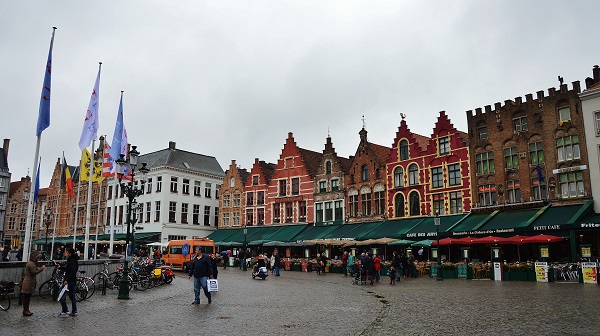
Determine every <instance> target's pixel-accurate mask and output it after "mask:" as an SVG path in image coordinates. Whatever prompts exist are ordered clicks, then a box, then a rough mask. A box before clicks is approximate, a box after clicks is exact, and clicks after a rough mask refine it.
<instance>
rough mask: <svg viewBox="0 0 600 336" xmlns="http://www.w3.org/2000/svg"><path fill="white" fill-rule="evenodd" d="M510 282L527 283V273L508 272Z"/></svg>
mask: <svg viewBox="0 0 600 336" xmlns="http://www.w3.org/2000/svg"><path fill="white" fill-rule="evenodd" d="M508 280H509V281H527V272H508Z"/></svg>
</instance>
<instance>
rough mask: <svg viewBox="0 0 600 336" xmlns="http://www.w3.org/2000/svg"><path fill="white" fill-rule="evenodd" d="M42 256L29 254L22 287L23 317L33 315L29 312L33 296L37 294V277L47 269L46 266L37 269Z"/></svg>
mask: <svg viewBox="0 0 600 336" xmlns="http://www.w3.org/2000/svg"><path fill="white" fill-rule="evenodd" d="M41 256H42V255H41V254H39V253H37V252H36V251H32V252H31V253H30V254H29V262H28V263H27V264H26V265H25V270H24V277H23V283H22V285H21V295H22V299H23V316H31V315H33V313H32V312H31V311H30V310H29V303H30V302H31V295H32V294H33V293H34V292H35V288H36V285H37V281H36V276H37V275H38V274H39V273H41V272H42V271H43V270H45V269H46V265H43V266H42V267H37V266H36V263H37V262H38V261H39V260H40V258H41Z"/></svg>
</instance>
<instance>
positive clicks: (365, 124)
mask: <svg viewBox="0 0 600 336" xmlns="http://www.w3.org/2000/svg"><path fill="white" fill-rule="evenodd" d="M362 122H363V128H364V129H367V123H366V122H365V116H364V115H363V116H362Z"/></svg>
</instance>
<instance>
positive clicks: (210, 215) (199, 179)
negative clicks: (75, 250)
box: [105, 141, 225, 243]
mask: <svg viewBox="0 0 600 336" xmlns="http://www.w3.org/2000/svg"><path fill="white" fill-rule="evenodd" d="M143 163H146V165H147V168H148V169H149V170H150V171H149V173H148V174H147V177H146V181H147V182H146V184H145V185H144V192H143V194H142V195H140V196H138V197H137V198H136V201H137V204H136V205H135V208H136V211H135V215H136V218H137V222H136V223H135V224H134V225H133V228H134V229H135V233H136V235H138V234H150V233H160V240H158V239H157V241H160V242H161V243H166V242H168V241H170V240H173V239H191V238H194V237H206V236H208V235H209V234H211V233H212V232H213V231H215V230H216V229H217V225H218V218H219V197H220V195H219V190H220V187H221V184H222V183H223V178H224V176H225V172H224V171H223V169H222V168H221V166H220V164H219V162H218V161H217V159H216V158H214V157H212V156H206V155H202V154H196V153H191V152H187V151H183V150H180V149H177V148H175V142H172V141H171V142H169V148H167V149H163V150H160V151H157V152H154V153H149V154H143V155H140V156H139V157H138V167H137V168H140V167H141V166H142V164H143ZM123 182H125V181H123ZM136 184H137V183H136ZM107 185H108V187H107V197H106V200H107V211H106V217H107V221H106V223H111V224H114V230H115V233H126V232H127V226H126V224H127V198H126V197H123V196H122V192H121V188H120V187H116V188H115V182H114V179H113V180H108V184H107ZM138 186H139V185H138ZM114 214H116V217H115V216H114ZM113 221H114V223H113ZM110 230H111V226H107V227H106V228H105V233H110Z"/></svg>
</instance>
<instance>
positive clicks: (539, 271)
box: [535, 261, 548, 282]
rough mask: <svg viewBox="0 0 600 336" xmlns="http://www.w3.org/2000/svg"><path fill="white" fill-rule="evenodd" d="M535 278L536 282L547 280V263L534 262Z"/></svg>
mask: <svg viewBox="0 0 600 336" xmlns="http://www.w3.org/2000/svg"><path fill="white" fill-rule="evenodd" d="M535 279H536V281H537V282H548V263H547V262H539V261H536V262H535Z"/></svg>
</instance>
